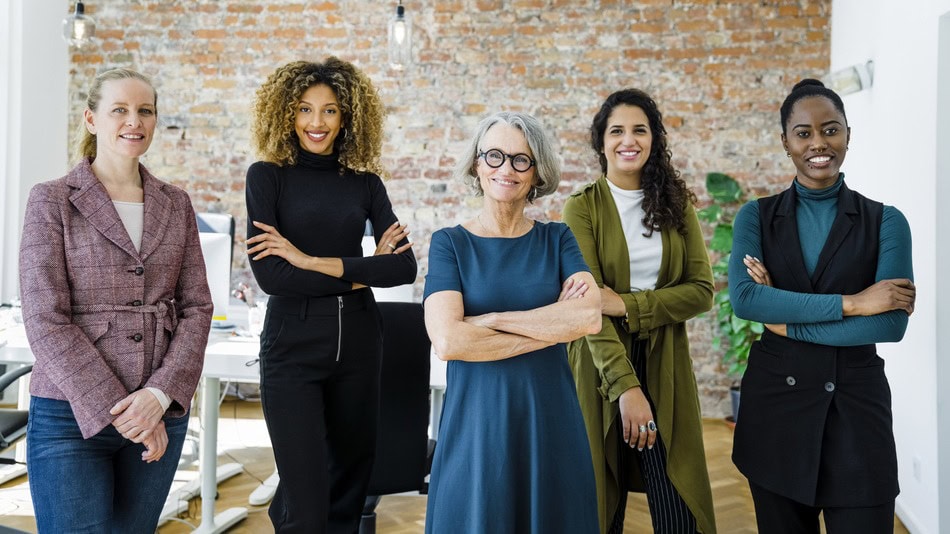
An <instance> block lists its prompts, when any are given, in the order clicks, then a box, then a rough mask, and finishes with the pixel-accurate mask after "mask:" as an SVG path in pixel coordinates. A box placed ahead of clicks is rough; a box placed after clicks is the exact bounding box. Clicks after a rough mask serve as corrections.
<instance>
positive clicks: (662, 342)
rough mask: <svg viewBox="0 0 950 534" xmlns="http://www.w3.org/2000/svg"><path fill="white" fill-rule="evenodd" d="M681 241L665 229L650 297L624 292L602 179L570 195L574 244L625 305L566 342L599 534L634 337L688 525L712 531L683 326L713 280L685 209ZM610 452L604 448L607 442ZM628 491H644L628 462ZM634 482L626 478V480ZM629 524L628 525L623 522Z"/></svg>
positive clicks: (613, 486)
mask: <svg viewBox="0 0 950 534" xmlns="http://www.w3.org/2000/svg"><path fill="white" fill-rule="evenodd" d="M685 215H686V230H687V233H686V235H685V236H684V235H682V234H680V233H679V232H677V231H676V230H672V231H670V230H663V231H662V232H661V233H662V239H663V258H662V260H661V263H660V273H659V276H658V278H657V282H656V289H654V290H647V291H637V292H634V293H631V292H630V258H629V253H628V252H627V241H626V238H625V237H624V233H623V228H622V227H621V225H620V216H619V214H618V212H617V206H616V205H615V204H614V200H613V195H612V194H611V192H610V189H609V186H608V185H607V179H606V178H605V177H601V178H600V179H599V180H597V181H596V182H594V183H592V184H589V185H587V186H585V187H583V188H582V189H580V190H579V191H577V192H575V193H574V194H572V195H571V197H570V198H569V199H568V200H567V203H566V204H565V205H564V222H566V223H567V224H568V226H570V228H571V230H572V231H573V232H574V235H575V237H577V243H578V244H579V245H580V249H581V252H582V253H583V255H584V259H585V260H587V264H588V266H589V267H590V269H591V272H592V273H593V275H594V279H595V280H596V281H597V284H598V285H600V286H607V287H610V288H611V289H613V290H614V291H615V292H617V294H619V295H620V297H621V298H622V299H623V301H624V303H625V304H626V308H627V318H628V319H627V320H624V319H623V318H619V317H608V316H606V315H605V316H603V328H602V330H601V331H600V333H599V334H593V335H589V336H586V337H585V338H582V339H579V340H577V341H574V342H572V343H571V344H570V346H569V349H568V354H569V358H570V362H571V367H572V370H573V372H574V379H575V381H576V383H577V396H578V399H579V401H580V405H581V411H582V412H583V413H584V420H585V421H586V423H587V435H588V439H589V440H590V446H591V455H592V457H593V461H594V473H595V476H596V479H597V500H598V505H599V508H600V510H599V512H600V524H601V531H602V532H606V527H607V523H608V521H610V520H612V519H613V514H614V512H615V510H616V508H617V505H618V502H619V498H620V491H621V488H620V483H619V479H618V477H617V469H618V466H619V462H618V460H619V459H618V452H617V449H618V447H617V446H616V443H618V441H619V439H620V438H619V437H618V434H617V433H618V432H620V431H621V428H620V426H619V425H618V424H617V423H618V419H617V414H618V413H619V408H618V405H617V399H618V398H620V394H621V393H623V392H624V391H626V390H628V389H630V388H632V387H637V386H639V385H640V381H639V379H638V378H637V376H636V373H635V372H634V370H633V366H632V364H631V362H630V346H631V343H632V341H633V339H634V336H636V337H637V339H643V340H648V343H649V345H648V348H647V389H648V390H649V391H650V397H651V399H652V401H653V403H654V405H655V406H656V413H655V414H654V417H655V419H656V424H657V427H658V428H659V433H660V436H661V437H662V439H663V442H664V444H665V445H666V452H667V469H666V470H667V473H668V474H669V477H670V480H671V481H672V483H673V485H674V486H675V487H676V489H677V491H678V492H679V493H680V495H681V496H682V497H683V500H684V501H685V502H686V505H687V506H688V507H689V509H690V511H691V512H692V513H693V515H694V516H695V517H696V521H697V523H698V527H699V530H700V532H703V533H704V534H712V533H715V532H716V520H715V516H714V513H713V504H712V492H711V490H710V488H709V473H708V471H707V470H706V455H705V451H704V447H703V426H702V425H703V423H702V417H701V414H700V409H699V394H698V392H697V389H696V377H695V375H694V374H693V366H692V360H691V359H690V355H689V340H688V339H687V336H686V323H685V321H686V320H687V319H690V318H691V317H695V316H696V315H698V314H700V313H702V312H704V311H707V310H709V309H710V308H711V307H712V297H713V278H712V270H711V269H710V266H709V255H708V253H707V252H706V246H705V243H704V241H703V235H702V230H701V229H700V227H699V220H698V218H697V217H696V212H695V211H694V209H693V207H692V206H688V207H687V209H686V214H685ZM608 443H609V444H611V446H606V444H608ZM630 459H631V460H634V461H626V462H624V465H625V466H627V467H628V468H630V467H632V468H633V469H632V471H630V473H629V474H630V477H628V480H630V481H631V482H630V484H629V486H630V489H639V490H640V491H642V488H643V482H642V478H641V476H640V473H639V465H638V462H636V461H635V459H634V458H633V457H632V456H631V458H630ZM631 477H632V478H631ZM629 519H631V518H628V520H629Z"/></svg>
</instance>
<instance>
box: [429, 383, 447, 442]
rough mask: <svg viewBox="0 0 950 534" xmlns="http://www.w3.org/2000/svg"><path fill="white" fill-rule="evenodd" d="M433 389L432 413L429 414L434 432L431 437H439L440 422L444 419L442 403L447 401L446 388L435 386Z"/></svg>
mask: <svg viewBox="0 0 950 534" xmlns="http://www.w3.org/2000/svg"><path fill="white" fill-rule="evenodd" d="M431 391H432V413H430V414H429V429H430V430H431V432H432V434H431V435H430V436H429V438H430V439H436V440H437V439H439V423H440V422H441V420H442V404H443V403H444V402H445V388H444V387H433V388H432V389H431Z"/></svg>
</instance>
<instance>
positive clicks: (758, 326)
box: [752, 323, 765, 335]
mask: <svg viewBox="0 0 950 534" xmlns="http://www.w3.org/2000/svg"><path fill="white" fill-rule="evenodd" d="M752 332H754V333H756V334H758V335H762V332H765V325H764V324H762V323H752Z"/></svg>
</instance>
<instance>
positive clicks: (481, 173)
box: [475, 123, 536, 202]
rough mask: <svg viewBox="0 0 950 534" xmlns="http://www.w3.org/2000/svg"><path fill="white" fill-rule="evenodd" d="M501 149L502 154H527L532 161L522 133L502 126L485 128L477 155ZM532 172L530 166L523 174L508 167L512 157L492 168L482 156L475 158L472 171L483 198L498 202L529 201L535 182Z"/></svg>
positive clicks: (510, 127)
mask: <svg viewBox="0 0 950 534" xmlns="http://www.w3.org/2000/svg"><path fill="white" fill-rule="evenodd" d="M493 149H497V150H501V151H502V152H504V153H505V154H527V155H528V157H530V158H534V154H532V153H531V149H530V148H529V147H528V141H527V140H526V139H525V136H524V133H522V132H521V130H519V129H518V128H515V127H513V126H509V125H508V124H505V123H498V124H495V125H494V126H492V127H491V128H489V129H488V131H487V132H485V135H484V136H483V137H482V140H481V142H480V143H479V147H478V150H479V152H488V151H489V150H493ZM535 169H536V167H534V166H532V167H530V168H529V169H528V170H526V171H523V172H521V171H516V170H514V169H513V168H512V167H511V158H507V157H506V158H505V161H504V163H502V164H501V166H500V167H498V168H492V167H490V166H489V165H488V164H487V163H485V159H484V157H480V158H478V161H477V162H476V164H475V170H476V172H477V173H478V179H479V180H480V182H481V186H482V191H484V192H485V197H486V198H490V199H493V200H496V201H498V202H514V201H524V200H525V199H527V198H528V193H529V192H530V191H531V186H533V185H534V181H535Z"/></svg>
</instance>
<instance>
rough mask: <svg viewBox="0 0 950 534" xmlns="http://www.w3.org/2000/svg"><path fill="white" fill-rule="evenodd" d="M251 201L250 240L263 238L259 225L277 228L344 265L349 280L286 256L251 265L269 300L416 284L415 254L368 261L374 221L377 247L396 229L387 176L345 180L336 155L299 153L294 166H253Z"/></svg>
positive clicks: (308, 250) (353, 175)
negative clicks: (367, 236)
mask: <svg viewBox="0 0 950 534" xmlns="http://www.w3.org/2000/svg"><path fill="white" fill-rule="evenodd" d="M245 194H246V200H247V236H248V237H251V236H254V235H257V234H259V233H261V230H259V229H258V228H257V227H256V226H253V225H252V224H251V221H259V222H262V223H265V224H269V225H272V226H275V227H276V228H277V230H278V231H279V232H280V233H281V235H282V236H284V237H285V238H287V240H289V241H290V242H291V243H293V244H294V246H296V247H297V248H298V249H300V251H301V252H303V253H304V254H308V255H310V256H317V257H328V258H342V260H343V276H342V278H333V277H331V276H327V275H324V274H321V273H317V272H314V271H307V270H304V269H298V268H297V267H294V266H293V265H291V264H290V263H289V262H287V261H286V260H284V259H283V258H280V257H278V256H268V257H266V258H263V259H261V260H257V261H255V260H250V264H251V270H252V271H253V272H254V278H255V279H256V280H257V283H258V285H260V287H261V289H262V290H263V291H264V292H265V293H267V294H268V295H281V296H295V297H322V296H329V295H338V294H340V293H345V292H347V291H350V290H351V288H352V285H353V282H358V283H361V284H363V285H367V286H372V287H391V286H396V285H400V284H407V283H411V282H413V281H415V278H416V258H415V256H414V255H413V252H412V249H410V250H407V251H405V252H403V253H402V254H386V255H381V256H369V257H365V258H364V257H363V249H362V240H363V233H364V231H365V229H366V221H367V220H368V221H369V222H370V223H372V226H373V231H374V232H375V234H376V241H377V242H379V238H380V236H381V235H382V234H383V232H384V231H385V230H386V229H387V228H389V227H390V226H391V225H392V224H393V223H394V222H396V215H395V214H394V213H393V209H392V205H391V204H390V202H389V196H387V194H386V187H385V186H384V185H383V182H382V180H380V178H379V176H376V175H375V174H372V173H357V172H354V171H352V170H350V169H344V170H343V172H342V173H341V172H340V164H339V161H338V159H337V155H336V154H333V155H330V156H321V155H318V154H312V153H310V152H306V151H304V150H299V151H298V154H297V163H295V164H293V165H285V166H279V165H276V164H274V163H268V162H263V161H258V162H257V163H254V164H252V165H251V166H250V168H249V169H248V170H247V181H246V184H245ZM403 243H405V240H404V241H403Z"/></svg>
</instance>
